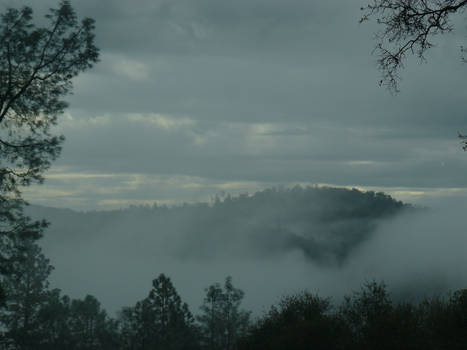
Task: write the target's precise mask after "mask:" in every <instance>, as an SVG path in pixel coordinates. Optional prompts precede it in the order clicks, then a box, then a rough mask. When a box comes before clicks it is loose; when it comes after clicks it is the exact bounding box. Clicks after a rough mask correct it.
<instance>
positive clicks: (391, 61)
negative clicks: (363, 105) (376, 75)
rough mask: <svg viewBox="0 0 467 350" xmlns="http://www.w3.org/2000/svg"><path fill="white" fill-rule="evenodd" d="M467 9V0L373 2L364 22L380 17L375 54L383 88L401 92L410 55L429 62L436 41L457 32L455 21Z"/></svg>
mask: <svg viewBox="0 0 467 350" xmlns="http://www.w3.org/2000/svg"><path fill="white" fill-rule="evenodd" d="M466 8H467V0H373V2H372V3H371V4H368V5H367V6H366V7H362V11H363V16H362V17H361V19H360V22H364V21H366V20H368V19H370V18H371V17H376V21H377V23H378V24H380V25H382V26H383V29H382V30H380V31H379V32H377V33H376V38H377V44H376V47H375V52H376V53H377V55H378V66H379V68H380V70H381V72H382V79H381V81H380V84H383V85H386V86H387V87H388V88H389V89H390V90H392V91H398V87H397V85H398V82H399V80H400V77H399V70H400V69H401V68H403V66H404V60H405V58H406V56H407V55H416V56H417V57H418V58H419V59H421V60H424V59H425V53H426V52H427V50H428V49H430V48H431V47H432V46H433V42H432V39H431V38H432V37H434V36H436V35H438V34H443V33H446V32H450V31H451V30H452V29H453V24H452V20H451V17H452V15H453V14H454V13H456V12H457V13H458V12H462V11H464V10H465V9H466Z"/></svg>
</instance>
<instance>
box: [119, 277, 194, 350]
mask: <svg viewBox="0 0 467 350" xmlns="http://www.w3.org/2000/svg"><path fill="white" fill-rule="evenodd" d="M152 286H153V288H152V289H151V291H150V292H149V295H148V297H146V298H145V299H143V300H142V301H139V302H138V303H136V305H135V306H134V307H133V308H125V309H123V311H122V312H121V315H120V324H121V334H122V336H123V337H122V338H123V339H122V343H123V344H124V349H142V350H146V349H164V350H171V349H173V350H176V349H180V350H181V349H186V350H189V349H196V348H197V341H196V340H197V339H196V329H195V326H194V318H193V316H192V314H191V312H190V311H189V309H188V305H187V304H186V303H182V300H181V298H180V296H179V295H178V293H177V291H176V289H175V287H174V286H173V284H172V282H171V280H170V278H168V277H166V276H165V275H164V274H161V275H159V277H158V278H156V279H154V280H153V281H152Z"/></svg>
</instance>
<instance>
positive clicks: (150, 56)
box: [0, 0, 467, 210]
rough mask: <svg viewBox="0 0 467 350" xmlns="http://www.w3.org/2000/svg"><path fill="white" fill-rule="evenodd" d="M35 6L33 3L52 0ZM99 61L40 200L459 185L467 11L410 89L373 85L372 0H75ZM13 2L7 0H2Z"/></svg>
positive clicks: (413, 75)
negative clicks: (300, 187) (364, 14)
mask: <svg viewBox="0 0 467 350" xmlns="http://www.w3.org/2000/svg"><path fill="white" fill-rule="evenodd" d="M0 3H1V4H2V9H4V8H5V6H19V5H20V4H29V5H31V6H32V7H33V8H34V9H35V11H36V15H41V16H42V15H43V13H44V9H46V8H48V7H51V6H55V5H56V3H57V2H55V1H49V0H46V1H45V0H44V1H40V2H38V1H20V0H2V1H1V2H0ZM72 3H73V6H74V7H75V9H76V10H77V12H78V15H79V16H80V17H84V16H87V17H92V18H94V19H95V20H96V26H97V27H96V40H97V44H98V46H99V47H100V49H101V62H100V63H99V64H97V65H96V66H95V67H94V69H92V70H91V71H89V72H86V73H85V74H82V75H80V76H79V77H78V78H77V79H76V80H75V81H74V94H73V95H72V96H70V97H69V98H68V101H69V102H70V108H69V110H68V111H67V112H66V114H65V115H64V116H63V117H62V118H61V120H60V123H59V132H62V133H63V134H64V135H65V136H66V139H67V140H66V142H65V144H64V150H63V153H62V156H61V157H60V159H59V160H58V161H57V162H56V163H55V164H54V165H53V167H52V168H51V170H50V171H49V172H48V174H47V180H46V182H45V184H44V185H42V186H33V187H31V188H29V189H27V191H26V197H27V198H28V199H30V200H31V202H33V203H40V204H45V205H51V206H57V207H70V208H75V209H83V210H87V209H111V208H120V207H126V206H128V205H129V204H144V203H153V202H156V201H157V202H158V203H169V204H170V203H179V202H181V201H188V202H192V201H198V200H202V201H206V200H209V199H210V198H211V197H212V196H214V195H216V194H218V193H222V191H226V192H230V193H239V192H247V191H248V192H250V193H251V192H254V191H256V190H259V189H262V188H265V187H270V186H279V185H284V186H289V185H294V184H297V183H300V184H332V185H338V186H357V187H360V188H364V189H374V190H384V191H386V192H388V193H390V194H393V195H394V196H395V197H396V198H398V199H402V200H406V201H409V202H417V203H429V202H430V201H431V200H433V198H437V197H439V196H465V195H466V193H467V190H465V186H466V185H467V153H464V152H463V151H462V149H461V147H460V143H459V140H458V139H457V132H466V133H467V123H466V119H467V118H466V114H465V113H466V110H467V99H466V94H467V82H466V79H465V77H466V74H467V66H466V65H465V64H463V63H462V62H461V59H460V58H461V53H460V51H459V47H460V45H461V44H462V43H465V40H464V39H465V35H466V34H467V31H466V29H465V24H466V23H465V22H463V21H459V26H457V27H456V31H454V32H453V33H451V34H449V35H445V36H443V37H441V38H440V39H439V40H437V46H436V47H435V48H434V49H433V50H431V52H430V53H429V54H428V56H427V58H428V62H427V63H426V64H422V65H419V64H417V62H416V60H411V61H409V62H407V65H406V69H405V70H404V71H403V72H402V77H403V81H402V82H401V85H400V88H401V92H400V93H399V94H398V95H395V96H394V95H391V94H390V93H389V92H388V91H387V90H385V89H384V88H380V87H378V84H377V82H378V80H379V72H378V71H377V68H376V63H375V61H376V57H374V56H372V55H371V51H372V49H373V46H374V44H375V43H374V42H373V40H372V37H373V33H374V31H375V30H376V29H377V27H376V26H375V24H374V23H365V24H362V25H361V24H359V23H358V19H359V16H360V7H361V6H362V5H363V4H365V1H360V0H358V1H347V0H334V1H329V0H314V1H309V0H235V1H232V0H138V1H128V0H99V1H95V0H79V1H72ZM2 12H3V10H2Z"/></svg>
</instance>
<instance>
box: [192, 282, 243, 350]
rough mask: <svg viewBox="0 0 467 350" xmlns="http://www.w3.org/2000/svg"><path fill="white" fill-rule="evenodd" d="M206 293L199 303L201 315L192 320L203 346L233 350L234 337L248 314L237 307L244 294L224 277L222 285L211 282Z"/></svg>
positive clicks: (240, 330) (215, 349)
mask: <svg viewBox="0 0 467 350" xmlns="http://www.w3.org/2000/svg"><path fill="white" fill-rule="evenodd" d="M205 292H206V296H205V298H204V301H203V304H202V305H201V311H202V313H201V315H199V316H198V317H197V318H196V319H197V321H198V322H199V324H200V331H201V337H202V343H203V348H204V349H208V350H233V349H236V348H237V339H238V338H239V337H241V336H243V335H244V334H246V331H247V329H248V326H249V318H250V313H249V312H247V311H245V310H240V304H241V302H242V299H243V296H244V293H243V291H242V290H240V289H237V288H235V287H234V286H233V284H232V278H231V277H227V278H226V279H225V283H224V288H222V287H221V286H220V285H219V283H215V284H213V285H211V286H209V287H208V288H206V289H205Z"/></svg>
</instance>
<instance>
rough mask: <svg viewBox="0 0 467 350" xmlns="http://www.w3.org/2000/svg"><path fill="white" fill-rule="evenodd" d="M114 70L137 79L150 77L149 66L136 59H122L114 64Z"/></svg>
mask: <svg viewBox="0 0 467 350" xmlns="http://www.w3.org/2000/svg"><path fill="white" fill-rule="evenodd" d="M113 70H114V72H115V73H116V74H119V75H123V76H125V77H128V78H130V79H132V80H136V81H144V80H147V79H149V78H150V74H149V68H148V66H147V65H145V64H144V63H141V62H137V61H134V60H129V59H122V60H120V61H119V62H117V63H115V64H114V66H113Z"/></svg>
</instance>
